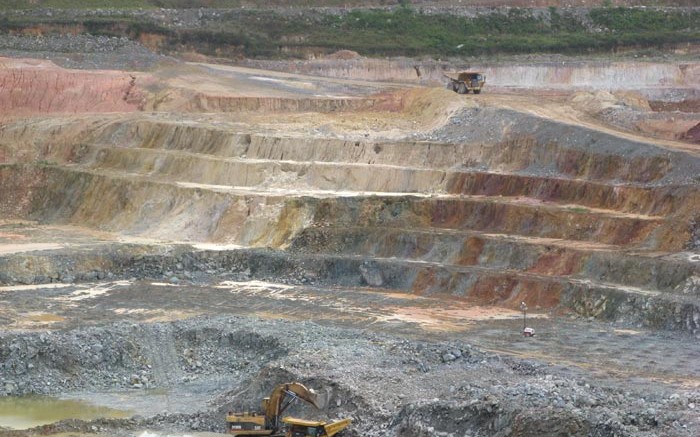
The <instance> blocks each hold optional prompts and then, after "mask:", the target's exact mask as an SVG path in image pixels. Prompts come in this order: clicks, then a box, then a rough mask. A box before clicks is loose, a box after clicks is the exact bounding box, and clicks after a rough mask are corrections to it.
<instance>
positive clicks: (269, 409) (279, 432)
mask: <svg viewBox="0 0 700 437" xmlns="http://www.w3.org/2000/svg"><path fill="white" fill-rule="evenodd" d="M298 399H300V400H302V401H304V402H306V403H308V404H311V405H313V406H314V407H316V408H320V407H319V405H318V396H317V395H316V392H314V391H313V390H312V389H310V388H306V386H304V385H303V384H300V383H298V382H290V383H286V384H280V385H278V386H277V387H275V388H274V390H272V393H270V397H267V398H265V399H263V401H262V413H248V412H245V413H234V412H231V411H229V413H228V415H227V416H226V425H227V430H228V433H229V434H232V435H234V436H239V437H244V436H259V435H264V436H273V437H332V436H334V435H336V434H338V433H339V432H340V431H342V430H344V429H345V428H347V427H348V426H349V425H350V419H343V420H339V421H337V422H332V423H327V422H317V421H310V420H302V419H296V418H293V417H284V418H283V417H282V414H283V413H284V411H285V410H286V409H287V408H289V406H290V405H292V404H293V403H294V402H295V401H297V400H298Z"/></svg>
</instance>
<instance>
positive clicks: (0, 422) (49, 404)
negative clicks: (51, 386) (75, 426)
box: [0, 396, 132, 429]
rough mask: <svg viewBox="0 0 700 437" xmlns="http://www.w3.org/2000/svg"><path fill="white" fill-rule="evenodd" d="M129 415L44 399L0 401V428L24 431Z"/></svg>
mask: <svg viewBox="0 0 700 437" xmlns="http://www.w3.org/2000/svg"><path fill="white" fill-rule="evenodd" d="M131 414H132V413H131V412H130V411H125V410H119V409H115V408H108V407H103V406H97V405H93V404H90V403H88V402H85V401H80V400H74V399H57V398H51V397H44V396H26V397H14V396H9V397H4V398H0V427H5V428H10V429H27V428H32V427H35V426H40V425H46V424H49V423H54V422H57V421H59V420H64V419H82V420H92V419H97V418H99V417H109V418H123V417H129V416H130V415H131Z"/></svg>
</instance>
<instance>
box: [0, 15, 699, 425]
mask: <svg viewBox="0 0 700 437" xmlns="http://www.w3.org/2000/svg"><path fill="white" fill-rule="evenodd" d="M134 13H141V12H134ZM149 13H162V14H164V15H167V16H170V15H169V14H171V13H170V12H169V11H160V12H159V11H155V12H149ZM206 13H216V11H208V12H206ZM188 14H191V16H190V15H187V16H188V17H189V18H191V19H192V20H195V21H196V20H197V19H202V18H203V15H202V16H200V15H199V14H203V13H202V12H198V11H196V10H193V11H188ZM176 24H177V23H176V22H173V25H176ZM3 38H5V39H0V46H3V47H5V48H4V50H5V52H0V53H5V54H10V55H19V56H25V55H26V54H32V53H33V54H34V55H35V56H38V57H41V58H43V57H44V56H49V57H51V58H52V59H57V62H58V61H61V62H64V63H63V64H62V65H66V66H80V67H81V68H87V69H94V68H110V69H111V68H118V67H119V66H120V65H126V66H128V67H129V68H134V69H138V70H149V71H147V72H143V71H141V72H134V73H127V72H125V73H121V72H100V71H96V72H94V73H93V72H90V73H89V74H88V73H86V72H84V71H83V72H73V71H65V70H63V71H62V70H60V69H56V68H55V67H54V66H52V65H51V64H49V63H37V62H36V61H26V62H25V61H22V62H20V61H13V60H3V62H2V64H1V65H2V68H3V70H5V71H4V73H5V76H4V77H5V78H7V79H6V80H7V81H8V82H6V83H11V84H13V86H12V87H11V88H12V89H13V90H20V91H21V90H27V89H29V90H31V89H35V90H36V89H39V90H43V91H42V93H32V92H13V93H11V97H12V98H11V99H9V98H8V99H6V100H5V101H4V103H3V104H2V105H4V106H2V105H0V108H4V109H2V110H3V113H2V115H3V118H2V120H3V121H2V125H0V162H1V163H2V165H1V166H0V178H2V182H3V183H2V188H1V191H0V194H2V196H0V219H1V220H2V222H0V303H1V305H0V370H1V372H0V395H1V396H3V397H11V396H24V395H46V396H54V397H59V398H63V399H72V400H75V399H78V400H83V401H87V402H89V403H91V404H94V405H98V406H103V407H106V408H111V409H117V410H122V411H124V410H125V411H126V412H127V414H126V415H127V416H128V417H127V418H102V419H96V420H75V419H71V418H70V417H71V416H66V417H67V420H64V421H60V422H57V423H53V424H50V425H45V426H42V427H38V428H35V429H31V430H9V429H6V430H2V431H0V433H1V434H2V435H8V436H27V435H35V434H44V435H51V434H58V435H60V434H63V433H68V434H71V433H84V434H90V435H94V434H96V435H142V436H147V435H151V434H150V433H151V432H158V433H165V434H170V433H188V435H189V433H191V432H215V433H220V432H223V431H224V421H223V417H224V415H225V413H226V412H227V411H231V410H238V411H242V410H252V409H255V408H256V406H257V405H258V404H259V402H260V400H261V398H262V397H264V396H266V395H267V394H268V393H269V391H270V389H271V388H272V387H273V386H274V385H275V384H278V383H282V382H289V381H300V382H302V383H304V384H307V385H308V386H311V387H313V388H315V389H316V390H317V391H319V392H320V393H321V397H322V400H323V402H322V403H323V405H322V409H321V410H320V411H312V410H309V409H306V408H301V407H300V408H298V409H297V410H295V411H294V412H293V413H294V414H298V415H299V416H302V417H309V418H319V419H325V420H327V419H333V418H343V417H350V418H352V420H353V424H352V426H351V427H350V428H349V429H348V430H347V431H346V433H345V435H348V436H358V437H360V436H365V437H375V436H376V437H379V436H387V435H390V436H406V437H409V436H411V437H413V436H444V437H447V436H473V437H475V436H503V437H505V436H596V437H598V436H600V437H603V436H647V437H651V436H684V437H685V436H696V435H698V434H700V413H699V411H700V391H698V389H699V388H700V368H699V367H698V366H697V363H698V360H699V359H700V349H698V347H697V346H698V340H697V339H698V335H700V318H699V317H700V316H699V315H700V310H699V309H698V308H699V307H700V303H699V301H698V296H699V293H700V281H698V277H700V271H699V270H698V268H699V267H698V262H700V255H699V254H698V239H699V238H700V236H699V235H700V234H699V231H698V226H697V223H698V219H697V217H698V215H697V213H698V208H697V203H696V202H697V200H698V199H699V197H698V186H697V183H698V180H697V174H698V169H699V168H700V161H699V159H700V158H699V156H700V152H699V151H698V148H697V146H696V145H693V144H692V143H691V142H689V141H685V142H681V141H675V140H674V139H675V138H677V137H676V136H674V135H675V134H674V135H670V136H669V135H667V136H665V137H664V135H666V134H668V131H664V132H666V133H665V134H664V135H661V134H660V133H659V132H658V131H657V132H656V133H654V132H652V134H654V135H651V136H641V135H640V130H639V129H635V128H634V126H633V123H636V122H638V121H639V120H640V119H641V118H644V117H642V116H639V112H640V111H641V110H640V108H641V107H642V106H644V105H643V103H644V102H646V103H647V104H649V102H648V101H647V100H645V98H644V97H643V96H644V95H646V96H650V95H652V94H654V93H656V94H655V95H662V96H674V98H673V99H671V98H666V101H667V103H669V102H671V101H675V103H678V102H692V101H694V100H697V95H696V94H693V93H687V94H683V93H684V92H685V91H683V90H687V89H688V87H692V86H694V84H696V83H697V82H693V81H694V80H695V81H696V80H697V79H694V78H695V76H693V75H692V74H691V73H692V71H695V70H693V68H695V69H697V66H693V65H694V64H693V65H690V66H685V67H683V68H680V67H679V66H678V65H675V64H672V65H671V64H669V65H665V64H659V65H654V66H652V67H650V68H651V70H653V73H654V74H656V73H659V72H660V73H659V74H665V75H667V76H664V77H665V78H667V79H668V81H669V82H673V81H675V82H673V84H675V85H674V86H669V87H667V88H664V89H662V90H659V88H657V87H656V86H655V85H654V83H655V82H654V80H656V79H654V80H652V79H645V77H647V76H645V75H643V74H638V72H639V71H644V72H648V71H650V70H649V69H648V67H649V66H648V65H642V66H639V65H633V66H631V67H630V66H624V67H622V66H619V65H606V66H604V67H600V68H603V69H605V71H608V72H611V73H610V74H619V75H620V77H624V78H628V79H630V80H632V79H635V80H636V79H637V78H636V77H635V76H644V77H642V78H641V79H640V81H639V82H635V86H640V87H642V85H644V84H645V83H646V82H644V81H645V80H648V81H650V82H649V83H647V85H648V88H643V89H641V90H638V91H639V92H638V93H636V94H634V96H632V97H630V96H629V95H627V94H624V95H623V94H620V93H623V92H627V91H629V90H621V89H619V88H618V89H616V90H613V91H614V92H616V93H618V92H620V93H618V94H615V95H613V93H612V91H611V92H610V93H608V94H605V95H602V94H595V93H591V95H590V96H589V95H586V96H584V97H583V98H582V97H581V96H580V95H571V93H568V92H565V91H562V90H563V89H565V88H566V86H567V84H566V83H564V82H563V81H562V82H561V83H557V86H556V87H554V88H556V89H546V90H545V89H544V87H534V88H533V89H526V90H523V89H521V88H518V87H508V86H503V87H501V88H499V87H498V86H497V85H494V92H493V93H488V92H486V90H485V92H484V94H482V95H480V96H474V95H470V96H457V95H455V94H452V93H448V92H446V91H445V90H444V89H442V87H440V88H432V89H423V88H416V85H419V84H418V83H416V81H415V80H413V83H412V84H411V86H407V85H398V84H397V83H382V82H377V81H375V80H370V79H377V77H376V76H373V77H365V76H363V75H369V76H372V75H374V74H375V73H377V72H379V73H382V74H384V73H386V74H389V73H390V74H389V76H391V74H396V82H399V83H406V81H404V80H403V78H404V74H405V72H406V70H408V71H409V73H411V74H415V72H414V70H413V67H412V66H410V65H409V66H408V67H410V68H408V67H406V65H408V64H406V65H404V64H405V62H404V63H402V62H403V61H388V62H386V63H377V64H376V65H375V64H372V65H373V66H372V69H369V68H368V69H364V72H363V73H362V75H360V74H359V73H358V76H359V77H356V78H354V79H348V78H344V79H338V78H333V77H332V76H333V74H335V73H333V72H332V71H331V70H332V69H330V70H326V71H325V73H326V74H325V76H326V77H325V78H322V77H313V78H312V77H310V76H303V75H297V74H289V73H279V72H271V71H261V70H252V69H246V68H240V67H224V66H214V65H193V64H184V63H181V62H174V61H170V60H165V61H166V62H170V64H168V67H166V68H161V67H158V66H159V65H162V63H163V62H164V58H163V57H160V56H157V55H154V54H152V53H150V52H148V51H146V50H145V49H143V47H142V46H140V45H138V44H136V43H133V42H131V41H128V40H123V39H117V38H98V37H87V36H80V37H41V38H29V37H23V38H17V39H13V38H15V37H10V36H6V37H3ZM57 53H58V54H57ZM59 58H60V59H59ZM362 62H366V63H367V64H358V65H369V64H371V62H369V61H367V60H363V61H362ZM583 64H585V62H584V63H582V64H581V65H583ZM338 65H340V67H343V68H344V66H345V65H346V64H343V63H339V64H338ZM382 66H383V67H382ZM340 67H338V66H335V67H334V68H340ZM404 67H405V68H404ZM299 68H302V69H303V68H305V66H303V65H302V66H300V67H299ZM381 68H385V70H384V71H382V70H381ZM518 68H522V69H523V70H519V71H526V70H525V69H527V68H529V67H528V66H523V65H520V66H519V67H518ZM538 68H539V67H538ZM596 68H598V67H596ZM504 70H505V69H503V70H500V71H504ZM30 71H31V74H29V73H28V72H30ZM352 71H354V70H352ZM387 71H388V73H387ZM527 71H529V72H532V71H533V70H532V69H530V70H527ZM537 71H539V72H540V73H537V74H544V73H542V72H545V73H546V74H550V73H551V74H552V75H553V76H556V77H579V78H580V77H583V79H578V80H581V81H582V82H579V83H578V85H577V84H576V83H573V86H575V87H577V90H579V91H580V88H581V87H585V84H586V82H585V81H586V80H588V79H586V78H587V77H589V76H587V75H590V74H591V71H590V69H587V67H586V66H585V65H583V66H574V67H557V66H552V65H548V66H546V67H542V69H541V70H537ZM434 72H435V74H437V72H438V69H435V70H434ZM552 72H554V73H552ZM572 72H574V73H572ZM689 72H690V73H689ZM555 73H556V74H555ZM348 74H349V73H348ZM501 74H504V75H503V76H500V77H502V78H506V77H509V76H507V75H505V73H501ZM533 74H534V73H533ZM645 74H646V73H645ZM654 74H649V75H648V76H649V77H654ZM328 76H330V77H328ZM47 77H48V78H60V79H61V80H58V79H46V78H47ZM496 77H498V76H496ZM614 77H618V76H614ZM105 78H106V79H105ZM671 78H672V79H673V81H672V80H671ZM13 80H14V82H13ZM504 80H505V79H504ZM32 81H33V82H32ZM409 82H410V81H409ZM26 83H31V86H30V87H27V86H24V85H22V86H19V85H16V84H26ZM57 84H60V85H61V87H60V90H61V92H60V93H59V92H58V88H57V87H58V85H57ZM105 84H106V85H105ZM640 84H641V85H640ZM521 85H522V84H521ZM616 86H618V87H620V85H619V84H618V85H616ZM81 87H83V88H81ZM106 89H109V90H110V92H107V91H105V90H106ZM496 89H498V92H497V91H495V90H496ZM85 91H89V92H91V93H93V94H90V95H91V96H92V95H94V96H101V97H100V99H102V100H104V102H103V103H105V105H104V106H100V107H95V106H91V105H89V104H87V103H85V102H84V100H86V99H84V98H83V99H82V100H81V99H78V98H65V96H66V95H69V96H70V95H71V94H70V93H75V94H76V95H83V96H84V95H85ZM37 94H42V95H37ZM8 95H10V94H8ZM56 95H60V98H59V97H56ZM135 96H138V99H137V98H136V97H135ZM686 97H687V98H686ZM591 99H593V101H591ZM87 100H97V97H95V98H92V97H90V98H88V99H87ZM635 102H636V103H635ZM639 102H641V103H639ZM88 103H89V102H88ZM632 103H634V105H632ZM669 104H670V103H669ZM52 105H54V106H52ZM640 105H641V106H640ZM682 105H684V106H683V107H684V108H686V107H687V108H691V109H692V105H691V104H690V103H682ZM626 106H627V107H629V108H628V109H630V110H629V111H628V110H626V109H624V108H625V107H626ZM56 108H59V109H56ZM606 108H607V109H606ZM610 108H613V109H612V110H611V109H610ZM675 108H676V106H674V110H675ZM20 110H21V114H22V115H21V116H20ZM601 110H602V111H603V112H601ZM606 110H607V111H608V112H605V111H606ZM650 110H651V106H650V105H649V111H650ZM611 111H612V112H611ZM614 111H618V112H614ZM56 112H57V113H56ZM632 112H634V114H635V115H634V117H631V116H630V118H629V121H624V120H623V121H619V120H620V119H624V117H623V116H622V115H625V114H626V115H629V114H631V113H632ZM611 114H615V115H611ZM621 114H622V115H621ZM684 114H685V115H683V116H682V117H681V116H679V117H678V118H679V119H683V121H684V122H685V121H687V120H690V121H692V120H694V118H693V117H695V116H696V115H694V114H696V113H693V112H692V111H690V112H687V113H684ZM606 117H612V118H615V119H616V120H618V123H617V124H616V123H613V122H609V123H607V122H605V118H606ZM601 120H602V121H601ZM654 136H657V137H663V139H658V138H657V139H654V138H653V137H654ZM469 178H474V179H473V180H472V179H469ZM470 190H471V191H470ZM523 300H527V301H528V304H529V305H530V306H531V307H532V309H531V310H530V312H529V314H528V320H529V321H528V325H529V326H532V327H534V328H535V329H536V332H537V335H536V336H535V337H533V338H525V337H523V336H522V335H521V333H520V332H521V330H522V325H521V323H522V319H521V312H520V311H519V310H518V307H519V304H520V302H521V301H523Z"/></svg>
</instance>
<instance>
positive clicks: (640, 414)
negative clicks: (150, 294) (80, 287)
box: [0, 317, 700, 437]
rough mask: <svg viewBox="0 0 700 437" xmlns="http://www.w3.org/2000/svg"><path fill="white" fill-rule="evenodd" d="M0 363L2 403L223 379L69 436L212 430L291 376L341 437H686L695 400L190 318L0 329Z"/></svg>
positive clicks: (478, 354)
mask: <svg viewBox="0 0 700 437" xmlns="http://www.w3.org/2000/svg"><path fill="white" fill-rule="evenodd" d="M156 344H158V345H160V347H159V348H155V345H156ZM0 363H2V372H1V373H0V375H2V376H0V388H1V389H2V390H3V391H4V394H24V393H45V394H59V393H60V394H64V395H65V394H66V393H67V392H70V391H72V390H87V389H90V390H93V391H95V392H99V391H109V390H144V389H146V388H155V387H159V388H163V389H175V388H176V386H178V385H181V384H183V383H187V382H190V381H192V380H195V379H197V378H202V379H205V378H214V379H215V378H220V379H222V378H225V379H227V380H228V381H230V385H229V386H228V388H226V387H223V386H221V387H218V388H217V387H210V395H211V401H210V404H209V405H210V406H209V407H208V408H207V409H205V410H196V411H191V412H189V413H181V412H180V413H161V414H156V415H152V416H148V417H135V418H132V419H129V420H106V419H100V420H99V421H94V422H80V421H67V422H63V423H61V424H60V425H59V429H61V427H63V428H65V429H66V430H94V429H98V430H111V429H113V430H115V431H116V430H121V431H120V432H125V430H129V429H134V428H139V427H156V428H160V429H166V430H199V431H207V430H209V431H223V426H224V423H223V417H224V414H225V411H229V410H255V409H256V408H257V405H258V403H259V401H260V399H261V398H262V397H263V396H265V395H267V394H268V393H269V391H270V390H271V389H272V387H274V386H275V385H276V384H278V383H283V382H288V381H293V380H298V381H301V382H303V383H305V384H307V385H309V386H311V387H314V388H315V389H317V390H318V391H319V393H320V396H321V399H322V404H323V409H322V410H321V411H318V412H314V411H311V410H308V409H302V410H298V412H300V414H303V415H304V417H317V418H325V419H330V418H340V417H350V418H352V419H353V426H352V429H351V431H350V432H349V433H348V435H350V436H365V437H374V436H377V437H379V436H386V435H397V436H464V435H469V436H485V435H489V436H508V435H538V436H550V435H551V436H554V435H569V436H586V435H594V436H613V435H615V436H652V435H678V436H692V435H697V431H699V430H700V428H698V427H697V426H698V425H699V424H698V423H696V422H694V420H695V419H694V418H696V417H697V409H698V408H700V393H697V392H695V391H691V390H688V391H678V392H668V393H665V392H664V393H662V392H658V391H652V392H643V391H632V390H629V389H626V388H623V387H616V386H614V385H605V384H601V383H600V382H597V383H596V382H593V381H591V380H589V379H588V377H587V376H586V375H585V374H583V373H582V372H580V371H574V370H571V369H564V368H558V367H552V366H549V365H546V364H543V363H540V362H537V361H532V360H527V361H526V360H520V359H516V358H512V357H503V356H500V355H498V354H494V353H490V352H486V351H484V350H481V349H479V348H476V347H474V346H472V345H470V344H467V343H463V342H444V341H441V342H427V341H412V340H407V339H402V338H398V337H395V336H391V335H384V334H378V333H374V332H369V331H363V330H357V329H349V328H331V327H323V326H319V325H317V324H315V323H312V322H289V321H282V320H260V319H248V318H242V317H241V318H238V317H236V318H223V319H208V318H198V319H189V320H186V321H178V322H173V323H155V324H146V325H133V324H124V323H119V324H115V325H111V326H105V327H91V328H81V329H75V330H72V331H68V332H54V333H2V334H0ZM214 379H212V380H214ZM230 387H234V388H233V389H231V388H230ZM180 402H181V403H186V402H187V399H186V398H183V399H182V400H181V401H180ZM179 407H180V408H182V406H179ZM185 409H186V407H185ZM93 427H94V429H93Z"/></svg>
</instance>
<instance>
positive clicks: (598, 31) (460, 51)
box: [0, 0, 700, 57]
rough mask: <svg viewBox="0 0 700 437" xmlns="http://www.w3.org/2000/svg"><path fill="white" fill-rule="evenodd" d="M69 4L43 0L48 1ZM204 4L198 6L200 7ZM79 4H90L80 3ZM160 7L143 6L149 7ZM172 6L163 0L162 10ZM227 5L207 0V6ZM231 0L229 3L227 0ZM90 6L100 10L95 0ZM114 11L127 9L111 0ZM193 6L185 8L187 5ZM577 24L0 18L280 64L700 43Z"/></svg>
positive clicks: (608, 11)
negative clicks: (330, 57) (347, 53)
mask: <svg viewBox="0 0 700 437" xmlns="http://www.w3.org/2000/svg"><path fill="white" fill-rule="evenodd" d="M60 1H62V2H65V3H70V0H44V2H45V3H48V2H60ZM202 1H203V2H204V0H202ZM81 2H82V3H83V4H88V3H90V2H88V1H83V0H81ZM159 2H165V0H149V2H148V3H151V4H155V3H159ZM175 2H176V0H168V3H169V4H173V3H175ZM220 2H225V0H211V1H208V2H205V3H207V4H209V5H214V4H218V3H220ZM232 2H233V0H231V1H230V2H229V3H232ZM92 3H99V0H94V1H93V2H92ZM112 3H113V4H130V5H131V4H133V3H141V4H143V3H142V2H134V1H132V0H114V1H113V2H112ZM190 3H191V2H190ZM589 18H590V20H586V22H584V21H583V20H581V19H580V18H579V17H577V16H574V15H573V14H572V13H571V12H568V11H560V10H557V9H556V8H550V9H549V14H548V16H535V15H533V14H532V13H531V11H530V10H527V9H509V10H508V12H507V13H500V12H493V13H490V14H486V15H481V16H478V17H473V18H469V17H460V16H455V15H425V14H420V13H418V12H416V11H414V10H412V9H411V8H410V6H403V7H399V8H396V9H394V10H377V9H374V10H372V9H363V10H353V11H351V12H349V13H347V14H342V15H336V14H324V13H321V12H314V11H306V12H305V13H304V14H303V15H299V14H293V15H289V14H288V15H282V14H278V13H276V12H274V11H269V10H268V11H263V10H247V9H246V10H244V9H231V10H230V11H228V12H224V13H221V14H220V16H219V18H217V19H216V20H212V21H208V22H207V24H206V25H204V26H196V27H195V26H190V27H189V28H188V27H187V26H179V27H168V26H166V25H165V24H162V23H157V22H153V21H150V19H148V18H145V17H144V16H141V15H138V16H137V15H132V14H129V13H128V12H127V11H125V12H124V14H122V15H120V16H105V17H94V16H91V17H89V18H87V17H82V18H77V19H68V18H65V16H64V17H63V18H58V16H57V17H46V16H43V15H42V16H19V17H13V16H12V15H7V16H5V18H4V19H0V31H3V30H4V31H8V30H13V31H19V30H21V29H22V28H24V27H30V26H33V25H36V24H43V25H44V26H45V27H46V28H47V29H49V31H60V30H61V27H65V28H68V27H70V26H72V27H75V26H82V27H83V28H84V29H85V31H86V32H89V33H91V34H93V35H111V36H115V35H116V36H121V35H128V36H129V37H131V38H133V39H138V38H139V37H141V36H142V35H144V34H146V35H160V36H162V37H163V43H162V45H161V46H160V49H161V50H163V51H166V52H177V51H181V50H195V51H198V52H200V53H203V54H207V55H212V56H223V57H231V56H247V57H286V56H303V55H304V54H306V53H309V52H316V53H319V52H326V53H328V52H333V51H336V50H340V49H349V50H355V51H357V52H359V53H361V54H363V55H369V56H372V55H374V56H398V55H404V56H423V55H427V56H441V57H442V56H473V55H485V54H499V53H514V54H516V53H540V52H549V53H565V54H579V53H593V52H606V51H613V50H617V49H621V48H635V49H644V48H652V47H663V46H664V45H668V44H675V43H688V42H689V43H699V42H700V11H692V12H688V11H687V10H685V11H681V10H672V9H670V10H659V9H631V8H599V9H593V10H591V11H590V13H589Z"/></svg>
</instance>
